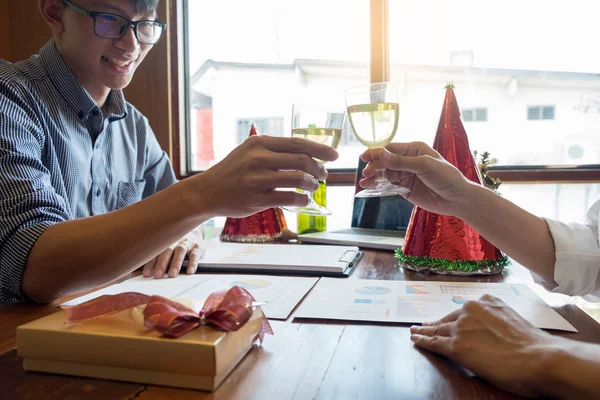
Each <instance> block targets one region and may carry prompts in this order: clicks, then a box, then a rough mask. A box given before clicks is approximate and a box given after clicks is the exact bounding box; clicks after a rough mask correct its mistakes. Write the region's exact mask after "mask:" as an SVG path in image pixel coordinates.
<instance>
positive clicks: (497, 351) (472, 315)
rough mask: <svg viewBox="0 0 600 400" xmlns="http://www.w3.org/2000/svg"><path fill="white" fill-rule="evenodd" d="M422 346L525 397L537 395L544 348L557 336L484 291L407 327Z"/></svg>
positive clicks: (412, 336) (550, 344)
mask: <svg viewBox="0 0 600 400" xmlns="http://www.w3.org/2000/svg"><path fill="white" fill-rule="evenodd" d="M410 332H411V340H412V341H413V342H414V343H415V344H416V345H417V346H418V347H421V348H423V349H426V350H429V351H432V352H434V353H438V354H441V355H443V356H446V357H448V358H450V359H451V360H454V361H456V362H457V363H459V364H461V365H463V366H465V367H466V368H468V369H469V370H471V371H472V372H474V373H475V374H477V375H479V376H481V377H482V378H484V379H486V380H488V381H489V382H490V383H492V384H494V385H496V386H498V387H500V388H503V389H505V390H508V391H510V392H513V393H518V394H520V395H526V396H536V395H540V394H541V387H542V386H541V385H542V384H543V383H542V382H541V380H542V376H543V375H542V373H541V371H540V369H541V368H542V365H543V364H542V362H541V361H540V360H541V359H542V357H543V355H544V352H545V349H548V348H551V347H552V346H553V345H556V342H557V341H561V340H562V339H561V338H558V337H553V336H551V335H550V334H548V333H546V332H544V331H542V330H540V329H537V328H535V327H534V326H533V325H531V324H530V323H529V322H528V321H526V320H525V319H523V318H522V317H521V316H520V315H519V314H517V313H516V312H515V311H514V310H513V309H512V308H510V307H508V306H507V305H506V304H505V303H504V302H503V301H501V300H500V299H498V298H496V297H493V296H490V295H484V296H483V297H481V298H480V299H479V300H478V301H470V302H467V303H465V305H464V306H463V307H462V308H460V309H459V310H456V311H454V312H452V313H450V314H448V315H447V316H446V317H444V318H442V319H441V320H439V321H435V322H430V323H423V324H422V326H412V327H411V328H410Z"/></svg>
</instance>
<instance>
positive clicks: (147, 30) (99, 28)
mask: <svg viewBox="0 0 600 400" xmlns="http://www.w3.org/2000/svg"><path fill="white" fill-rule="evenodd" d="M62 2H63V3H64V4H65V5H66V6H67V7H70V8H72V9H73V10H75V11H77V12H79V13H81V14H83V15H87V16H88V17H90V18H92V19H93V20H94V33H95V34H96V36H98V37H101V38H103V39H120V38H122V37H123V36H124V35H125V33H127V30H128V29H129V27H130V26H133V33H134V34H135V37H136V39H137V40H139V41H140V43H144V44H155V43H157V42H158V40H159V39H160V37H161V35H162V33H163V31H164V30H165V29H167V24H162V23H160V22H158V21H149V20H148V21H146V20H145V21H130V20H128V19H127V18H124V17H121V16H120V15H115V14H108V13H102V12H94V11H89V10H86V9H85V8H83V7H80V6H78V5H77V4H75V3H73V2H71V1H70V0H62Z"/></svg>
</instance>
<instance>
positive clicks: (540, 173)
mask: <svg viewBox="0 0 600 400" xmlns="http://www.w3.org/2000/svg"><path fill="white" fill-rule="evenodd" d="M165 1H168V3H169V5H168V7H167V8H168V18H167V20H168V24H169V29H168V30H167V37H168V40H169V54H170V58H171V60H170V69H171V71H170V79H169V81H170V82H169V86H170V89H171V90H170V93H171V99H170V100H171V101H170V102H171V114H170V116H171V126H172V134H171V143H170V146H169V147H170V149H171V154H170V155H171V159H172V162H173V167H174V169H175V172H176V174H177V177H178V178H179V179H184V178H186V177H189V176H192V175H196V174H198V173H202V171H192V170H191V148H190V147H189V146H187V142H188V139H187V132H190V118H189V117H188V109H189V98H190V97H189V95H190V93H189V90H190V89H189V85H187V84H186V79H187V77H188V76H189V67H188V58H187V57H188V54H189V39H188V36H187V26H188V24H189V18H188V15H187V12H184V11H185V10H187V3H188V2H189V0H165ZM388 24H389V0H370V32H371V53H370V58H371V59H370V63H369V65H370V81H371V82H385V81H388V80H389V77H390V65H389V25H388ZM528 107H529V106H528ZM540 107H541V108H540V119H539V120H531V121H544V119H543V118H542V109H543V107H546V106H540ZM552 107H554V106H552ZM473 111H474V113H475V109H473ZM555 115H556V109H555V108H554V117H555ZM473 117H474V122H487V121H488V120H487V118H486V121H476V120H475V115H474V116H473ZM355 173H356V169H355V168H348V169H336V170H332V171H329V176H328V178H327V183H328V184H329V185H332V186H353V185H354V178H355ZM489 174H490V175H491V176H494V177H497V178H499V179H501V180H502V181H503V182H506V183H532V182H544V183H580V182H586V183H590V182H600V164H594V165H578V166H552V165H531V166H521V165H505V166H492V167H490V168H489Z"/></svg>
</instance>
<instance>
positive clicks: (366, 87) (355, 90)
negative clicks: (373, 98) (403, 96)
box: [344, 82, 400, 95]
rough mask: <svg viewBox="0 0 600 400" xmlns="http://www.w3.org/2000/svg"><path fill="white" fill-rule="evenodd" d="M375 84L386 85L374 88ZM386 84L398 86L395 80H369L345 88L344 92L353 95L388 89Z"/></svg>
mask: <svg viewBox="0 0 600 400" xmlns="http://www.w3.org/2000/svg"><path fill="white" fill-rule="evenodd" d="M377 85H386V87H383V88H380V89H374V87H376V86H377ZM387 85H390V86H400V85H399V84H398V83H397V82H371V83H367V84H364V83H363V84H361V85H358V86H352V87H351V88H348V89H345V90H344V94H349V95H354V94H366V93H377V92H383V91H386V90H388V87H387Z"/></svg>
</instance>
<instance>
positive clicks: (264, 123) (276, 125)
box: [236, 117, 284, 146]
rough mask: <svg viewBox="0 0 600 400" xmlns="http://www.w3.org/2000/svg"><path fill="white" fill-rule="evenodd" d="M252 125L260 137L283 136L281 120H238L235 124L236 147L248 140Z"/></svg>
mask: <svg viewBox="0 0 600 400" xmlns="http://www.w3.org/2000/svg"><path fill="white" fill-rule="evenodd" d="M252 124H254V125H255V126H256V130H257V131H258V133H259V134H261V135H269V136H279V137H282V136H284V132H283V118H280V117H274V118H254V119H238V122H237V125H238V127H237V143H236V146H237V145H239V144H241V143H242V142H243V141H244V140H246V139H247V138H248V135H249V134H250V128H251V127H252Z"/></svg>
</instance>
